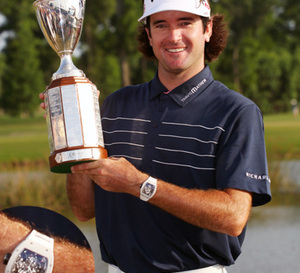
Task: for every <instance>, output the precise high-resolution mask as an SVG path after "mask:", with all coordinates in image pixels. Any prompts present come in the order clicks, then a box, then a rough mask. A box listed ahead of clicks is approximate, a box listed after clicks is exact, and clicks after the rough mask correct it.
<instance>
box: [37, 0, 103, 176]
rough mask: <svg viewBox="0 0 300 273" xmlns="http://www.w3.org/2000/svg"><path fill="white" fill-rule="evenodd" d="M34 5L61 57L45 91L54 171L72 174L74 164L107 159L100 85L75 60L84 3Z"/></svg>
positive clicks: (40, 1) (50, 0)
mask: <svg viewBox="0 0 300 273" xmlns="http://www.w3.org/2000/svg"><path fill="white" fill-rule="evenodd" d="M33 6H34V8H35V11H36V15H37V19H38V22H39V25H40V28H41V30H42V32H43V34H44V36H45V38H46V39H47V41H48V43H49V44H50V46H51V47H52V48H53V49H54V51H55V52H56V53H57V54H58V55H59V57H60V58H61V63H60V67H59V69H58V70H57V72H55V73H54V74H53V76H52V81H51V83H50V84H49V86H48V87H47V89H46V91H45V92H44V100H45V105H46V121H47V126H48V139H49V146H50V152H51V154H50V157H49V163H50V169H51V171H52V172H56V173H70V172H71V171H70V168H71V166H73V165H75V164H79V163H83V162H88V161H93V160H97V159H100V158H105V157H107V152H106V150H105V149H104V142H103V133H102V127H101V118H100V109H99V101H98V91H97V87H96V86H95V85H94V84H93V83H92V82H91V81H89V79H87V78H86V77H85V74H84V73H83V72H82V71H81V70H79V69H78V68H76V67H75V66H74V64H73V62H72V53H73V51H74V49H75V47H76V45H77V43H78V41H79V38H80V35H81V30H82V25H83V18H84V10H85V0H37V1H35V2H34V3H33Z"/></svg>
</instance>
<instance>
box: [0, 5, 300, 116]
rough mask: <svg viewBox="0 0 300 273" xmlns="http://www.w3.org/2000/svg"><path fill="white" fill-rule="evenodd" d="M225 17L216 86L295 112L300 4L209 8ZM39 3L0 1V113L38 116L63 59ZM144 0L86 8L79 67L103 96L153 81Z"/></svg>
mask: <svg viewBox="0 0 300 273" xmlns="http://www.w3.org/2000/svg"><path fill="white" fill-rule="evenodd" d="M210 2H211V6H212V11H213V13H223V14H225V15H226V18H227V21H228V26H229V29H230V39H229V43H228V46H227V48H226V50H225V51H224V52H223V54H222V56H221V57H220V59H219V60H218V61H216V62H215V63H213V64H211V69H212V71H213V73H214V76H215V79H218V80H220V81H222V82H224V83H225V84H226V85H227V86H228V87H229V88H231V89H234V90H236V91H237V92H240V93H242V94H244V95H245V96H247V97H249V98H250V99H252V100H254V101H255V102H256V103H257V104H258V106H259V107H260V108H261V109H262V111H263V113H274V112H283V111H288V110H290V107H291V104H290V102H291V99H292V98H295V99H299V95H300V78H299V76H298V75H299V74H300V45H299V43H298V40H299V36H300V28H299V23H300V16H299V14H300V0H265V1H260V0H244V1H240V0H222V1H221V0H211V1H210ZM32 3H33V1H30V0H19V1H17V2H15V1H11V0H1V1H0V14H1V16H0V111H1V112H4V113H6V114H9V115H14V116H28V115H33V114H34V112H35V111H36V109H37V108H38V107H39V99H38V93H40V92H42V91H43V90H44V89H45V86H47V85H48V84H49V83H50V79H51V76H52V74H53V73H54V72H55V71H56V70H57V69H58V66H59V57H58V56H57V55H56V53H55V52H54V51H53V50H52V49H51V48H50V46H49V45H48V44H47V42H46V40H45V38H44V37H43V34H42V32H41V30H40V29H39V26H38V23H37V20H36V17H35V14H34V10H33V7H32ZM142 8H143V4H142V0H101V1H91V0H87V3H86V12H85V22H84V26H83V32H82V37H81V40H80V43H79V45H78V46H77V51H76V54H74V62H75V64H76V65H77V66H78V67H79V68H80V69H82V70H83V71H84V72H85V73H86V75H87V77H88V78H89V79H90V80H92V81H93V82H94V83H95V84H96V85H97V87H98V88H99V89H100V90H101V93H102V94H101V96H100V99H101V100H103V99H104V98H105V97H106V96H107V95H108V94H110V93H111V92H113V91H115V90H116V89H118V88H120V87H122V86H124V85H128V84H138V83H141V82H144V81H148V80H151V78H152V76H153V74H154V73H155V70H156V65H155V63H152V62H149V61H146V60H145V59H144V58H143V57H142V55H141V54H140V53H139V52H138V51H137V43H136V29H137V26H138V22H137V19H138V18H139V17H140V15H141V14H142Z"/></svg>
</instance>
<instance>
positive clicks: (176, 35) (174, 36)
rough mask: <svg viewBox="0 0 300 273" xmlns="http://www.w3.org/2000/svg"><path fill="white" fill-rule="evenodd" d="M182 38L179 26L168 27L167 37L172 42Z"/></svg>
mask: <svg viewBox="0 0 300 273" xmlns="http://www.w3.org/2000/svg"><path fill="white" fill-rule="evenodd" d="M181 38H182V33H181V29H179V28H175V27H174V28H170V33H169V39H170V40H171V41H172V42H173V43H176V42H178V41H180V40H181Z"/></svg>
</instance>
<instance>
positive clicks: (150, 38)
mask: <svg viewBox="0 0 300 273" xmlns="http://www.w3.org/2000/svg"><path fill="white" fill-rule="evenodd" d="M145 30H146V32H147V36H148V40H149V44H150V46H152V37H151V32H150V29H149V28H148V27H145Z"/></svg>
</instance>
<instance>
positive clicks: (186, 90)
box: [150, 66, 214, 106]
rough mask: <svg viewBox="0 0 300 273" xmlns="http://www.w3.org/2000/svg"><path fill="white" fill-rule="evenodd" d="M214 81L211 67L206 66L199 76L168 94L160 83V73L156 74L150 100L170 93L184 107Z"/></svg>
mask: <svg viewBox="0 0 300 273" xmlns="http://www.w3.org/2000/svg"><path fill="white" fill-rule="evenodd" d="M213 80H214V79H213V75H212V73H211V71H210V69H209V66H206V67H205V68H204V69H203V70H202V71H201V72H199V73H198V74H197V75H195V76H194V77H192V78H191V79H189V80H188V81H186V82H184V83H183V84H181V85H179V86H177V87H176V88H174V89H173V90H172V91H171V92H168V90H167V88H166V87H165V86H164V85H163V84H162V83H161V82H160V80H159V78H158V73H156V74H155V77H154V78H153V80H152V81H151V87H150V90H151V91H150V99H151V100H152V99H154V98H155V97H156V96H158V95H160V94H161V93H163V92H168V96H170V97H171V98H172V99H173V100H174V101H175V102H176V103H177V104H179V105H180V106H184V105H186V104H188V103H189V102H191V101H192V100H193V99H194V98H196V97H197V96H199V95H200V94H201V93H202V92H203V91H204V90H205V89H206V88H207V87H208V86H209V85H210V84H211V83H212V81H213Z"/></svg>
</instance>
